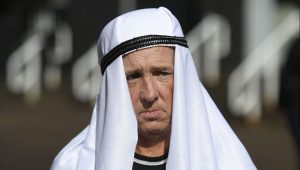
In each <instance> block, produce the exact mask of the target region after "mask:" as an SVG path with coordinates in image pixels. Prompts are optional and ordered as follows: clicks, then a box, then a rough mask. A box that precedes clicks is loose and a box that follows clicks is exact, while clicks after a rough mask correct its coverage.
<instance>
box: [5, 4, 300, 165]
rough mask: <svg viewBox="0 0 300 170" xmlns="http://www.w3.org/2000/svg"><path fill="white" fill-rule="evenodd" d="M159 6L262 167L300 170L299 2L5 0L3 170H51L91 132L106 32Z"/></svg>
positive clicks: (209, 88) (215, 97)
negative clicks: (99, 47)
mask: <svg viewBox="0 0 300 170" xmlns="http://www.w3.org/2000/svg"><path fill="white" fill-rule="evenodd" d="M159 6H165V7H167V8H169V9H170V10H171V11H172V13H173V14H174V15H175V16H176V17H177V18H178V20H179V22H180V23H181V25H182V28H183V31H184V33H185V35H186V39H187V41H188V44H189V48H190V50H191V51H192V54H193V58H194V61H195V64H196V67H197V70H198V73H199V76H200V79H201V80H202V82H203V84H204V85H205V87H206V88H207V89H208V91H209V93H210V94H211V96H212V98H213V99H214V101H215V102H216V104H217V105H218V107H219V109H220V110H221V111H222V113H223V115H224V117H225V118H226V120H227V121H228V122H229V124H230V126H231V127H232V128H233V130H234V131H235V133H236V134H237V135H238V137H239V138H240V140H241V141H242V143H243V144H244V145H245V147H246V148H247V150H248V152H249V154H250V155H251V157H252V159H253V161H254V163H255V164H256V166H257V168H258V169H262V170H297V169H299V147H298V144H297V142H296V141H298V143H299V124H298V123H299V68H300V67H299V1H296V0H295V1H293V0H231V1H217V0H162V1H147V0H115V1H106V2H103V1H97V0H89V1H83V0H27V1H22V0H1V2H0V21H1V22H0V25H1V26H0V37H1V41H0V55H1V57H0V169H1V170H18V169H22V170H46V169H49V168H50V165H51V162H52V160H53V158H54V157H55V155H56V154H57V153H58V152H59V151H60V150H61V149H62V147H63V146H64V145H66V144H67V143H68V142H69V141H70V140H71V139H72V138H73V137H74V136H75V135H76V134H78V133H79V132H80V131H81V130H83V128H84V127H86V126H87V125H88V124H89V120H90V117H91V113H92V109H93V103H94V99H95V96H96V95H97V93H98V88H99V82H100V81H101V74H100V69H99V67H98V65H97V53H96V42H97V39H98V36H99V34H100V31H101V30H102V28H103V27H104V25H105V24H106V23H107V22H108V21H110V20H111V19H113V18H114V17H116V16H118V15H120V14H122V13H125V12H127V11H131V10H134V9H140V8H148V7H159ZM295 134H297V135H295ZM296 136H298V137H296Z"/></svg>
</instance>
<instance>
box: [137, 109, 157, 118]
mask: <svg viewBox="0 0 300 170" xmlns="http://www.w3.org/2000/svg"><path fill="white" fill-rule="evenodd" d="M161 114H162V111H161V110H146V111H143V112H140V114H139V115H140V116H142V117H143V118H144V119H146V120H156V119H158V118H159V117H160V115H161Z"/></svg>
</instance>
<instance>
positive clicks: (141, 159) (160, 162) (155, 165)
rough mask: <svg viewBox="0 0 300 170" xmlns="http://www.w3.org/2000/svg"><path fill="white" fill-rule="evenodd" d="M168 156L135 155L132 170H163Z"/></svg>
mask: <svg viewBox="0 0 300 170" xmlns="http://www.w3.org/2000/svg"><path fill="white" fill-rule="evenodd" d="M167 159H168V154H165V155H162V156H159V157H148V156H144V155H139V154H137V153H135V155H134V162H133V167H132V170H165V169H166V164H167Z"/></svg>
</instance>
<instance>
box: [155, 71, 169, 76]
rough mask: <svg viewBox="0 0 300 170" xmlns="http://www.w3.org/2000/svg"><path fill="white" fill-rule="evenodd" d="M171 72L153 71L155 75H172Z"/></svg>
mask: <svg viewBox="0 0 300 170" xmlns="http://www.w3.org/2000/svg"><path fill="white" fill-rule="evenodd" d="M171 74H172V73H171V72H168V71H156V72H154V73H153V75H154V76H168V75H171Z"/></svg>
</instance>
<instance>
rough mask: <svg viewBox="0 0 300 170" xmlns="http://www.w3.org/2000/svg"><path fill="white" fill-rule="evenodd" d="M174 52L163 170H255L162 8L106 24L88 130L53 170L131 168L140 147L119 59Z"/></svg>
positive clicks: (173, 20) (62, 154)
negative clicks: (166, 49) (165, 49)
mask: <svg viewBox="0 0 300 170" xmlns="http://www.w3.org/2000/svg"><path fill="white" fill-rule="evenodd" d="M155 45H168V46H174V47H175V66H174V93H173V109H172V111H173V112H172V125H171V140H170V147H169V156H168V161H167V166H166V168H167V170H217V169H219V170H220V169H221V170H252V169H256V168H255V166H254V164H253V162H252V161H251V159H250V157H249V155H248V153H247V151H246V150H245V148H244V147H243V145H242V144H241V143H240V141H239V139H238V138H237V137H236V136H235V134H234V133H233V131H232V129H231V128H230V127H229V126H228V124H227V122H226V121H225V120H224V118H223V116H222V114H221V113H220V111H219V110H218V108H217V107H216V105H215V104H214V102H213V101H212V99H211V98H210V96H209V95H208V93H207V91H206V90H205V88H204V87H203V85H202V84H201V82H200V81H199V79H198V75H197V72H196V69H195V67H194V62H193V60H192V56H191V53H190V51H189V49H188V48H187V47H186V42H185V40H184V39H183V33H182V30H181V27H180V24H179V23H178V21H177V19H176V18H175V17H174V16H173V15H172V14H171V12H170V11H169V10H167V9H166V8H163V7H161V8H158V9H142V10H137V11H133V12H129V13H126V14H124V15H121V16H119V17H117V18H116V19H114V20H112V21H111V22H110V23H108V24H107V25H106V26H105V28H104V29H103V31H102V33H101V36H100V39H99V45H98V54H99V61H101V69H102V72H103V73H104V74H103V78H102V81H101V87H100V93H99V95H98V97H97V100H96V104H95V107H94V110H93V116H92V120H91V123H90V125H89V126H88V127H87V128H86V129H85V130H83V131H82V132H81V133H80V134H79V135H78V136H76V137H75V138H74V139H73V140H72V141H71V142H70V143H69V144H68V145H67V146H65V148H64V149H63V150H62V151H61V152H60V153H59V154H58V155H57V157H56V158H55V160H54V162H53V164H52V167H51V169H52V170H131V169H132V165H133V160H134V153H135V148H136V143H137V139H138V138H137V136H138V135H137V133H138V132H137V121H136V117H135V113H134V111H133V107H132V103H131V99H130V95H129V91H128V87H127V82H126V77H125V73H124V67H123V60H122V57H120V56H122V55H123V54H125V53H128V52H131V51H133V50H136V49H140V48H147V47H149V46H155Z"/></svg>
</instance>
